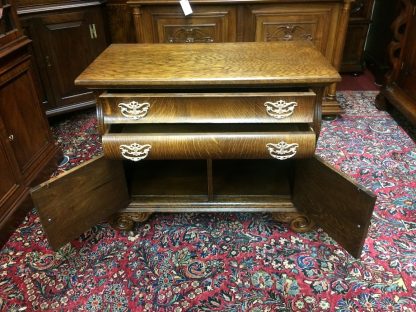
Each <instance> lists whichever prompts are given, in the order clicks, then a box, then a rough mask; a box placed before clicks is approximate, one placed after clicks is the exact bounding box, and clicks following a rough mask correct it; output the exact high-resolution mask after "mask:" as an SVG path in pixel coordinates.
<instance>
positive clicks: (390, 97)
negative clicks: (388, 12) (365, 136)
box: [376, 0, 416, 125]
mask: <svg viewBox="0 0 416 312" xmlns="http://www.w3.org/2000/svg"><path fill="white" fill-rule="evenodd" d="M399 6H400V13H399V15H398V16H397V18H396V19H395V20H394V22H393V25H392V29H393V33H394V37H393V40H392V42H391V43H390V45H389V57H390V61H391V65H392V69H391V71H390V72H389V73H388V74H387V76H386V85H384V86H383V88H382V90H381V92H380V94H379V95H378V96H377V99H376V105H377V107H378V108H379V109H386V108H387V107H388V105H389V104H391V105H393V106H394V107H396V108H397V109H398V110H399V111H400V112H401V113H402V114H403V116H404V117H405V118H407V119H408V120H409V121H410V122H411V123H412V124H413V125H416V3H415V1H414V0H400V1H399Z"/></svg>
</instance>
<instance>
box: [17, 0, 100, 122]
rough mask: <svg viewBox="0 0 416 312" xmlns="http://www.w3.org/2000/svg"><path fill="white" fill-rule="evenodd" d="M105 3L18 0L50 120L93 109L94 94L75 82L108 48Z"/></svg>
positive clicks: (69, 0) (77, 0) (21, 19)
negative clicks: (74, 111) (58, 115)
mask: <svg viewBox="0 0 416 312" xmlns="http://www.w3.org/2000/svg"><path fill="white" fill-rule="evenodd" d="M104 3H105V1H102V0H101V1H99V0H97V1H81V0H41V1H28V0H16V4H17V5H18V15H19V18H20V21H21V24H22V27H23V30H24V32H25V34H26V35H27V36H28V37H29V38H30V39H31V40H32V53H33V55H34V60H35V63H34V65H35V69H36V73H37V76H38V80H39V81H40V84H39V85H40V94H41V98H42V103H43V107H44V108H45V111H46V114H47V115H48V116H53V115H57V114H61V113H65V112H70V111H73V110H77V109H80V108H85V107H91V106H94V105H95V98H94V95H93V94H92V93H91V92H90V91H88V90H86V89H84V88H81V87H77V86H75V85H74V79H75V78H76V77H77V76H78V75H79V74H80V73H81V72H82V71H83V70H84V69H85V68H86V67H87V66H88V64H89V63H91V62H92V60H93V59H94V58H95V57H97V55H98V54H100V53H101V52H102V51H103V50H104V48H105V47H106V46H107V44H108V38H107V37H108V34H107V31H106V22H105V16H104Z"/></svg>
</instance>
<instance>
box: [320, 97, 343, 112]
mask: <svg viewBox="0 0 416 312" xmlns="http://www.w3.org/2000/svg"><path fill="white" fill-rule="evenodd" d="M342 113H344V110H343V109H342V108H341V106H340V105H339V102H338V101H337V100H336V99H329V98H324V99H323V101H322V115H323V116H337V115H340V114H342Z"/></svg>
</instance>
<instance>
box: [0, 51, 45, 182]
mask: <svg viewBox="0 0 416 312" xmlns="http://www.w3.org/2000/svg"><path fill="white" fill-rule="evenodd" d="M9 74H12V75H13V77H12V79H9V78H10V76H3V77H1V78H0V84H1V88H0V115H1V117H2V120H3V123H4V125H5V128H6V129H7V136H8V138H9V141H10V145H11V147H12V149H13V153H14V155H15V158H16V160H17V163H18V165H19V170H20V172H21V173H22V175H23V177H24V178H25V180H26V181H30V180H31V179H32V177H33V176H34V175H35V173H36V171H37V168H36V166H37V164H36V161H37V160H38V159H41V158H42V156H43V155H42V154H43V153H44V152H45V149H47V148H48V145H50V144H51V143H52V137H51V134H50V132H49V125H48V123H47V121H46V119H45V115H44V112H43V110H42V108H41V103H40V101H39V97H38V93H37V90H36V87H35V84H34V78H33V71H32V70H31V64H30V58H29V56H28V55H27V56H26V60H25V61H23V62H22V63H21V64H20V65H19V66H18V67H16V68H15V69H14V70H13V71H12V72H11V73H9Z"/></svg>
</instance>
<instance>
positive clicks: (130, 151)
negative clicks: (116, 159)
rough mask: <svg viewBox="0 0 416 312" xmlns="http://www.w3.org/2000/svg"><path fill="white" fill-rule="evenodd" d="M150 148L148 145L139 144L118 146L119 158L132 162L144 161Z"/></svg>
mask: <svg viewBox="0 0 416 312" xmlns="http://www.w3.org/2000/svg"><path fill="white" fill-rule="evenodd" d="M151 148H152V146H151V145H149V144H144V145H140V144H139V143H133V144H130V145H120V150H121V156H123V157H124V158H126V159H129V160H132V161H139V160H143V159H145V158H146V157H147V156H148V155H149V152H150V149H151Z"/></svg>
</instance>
